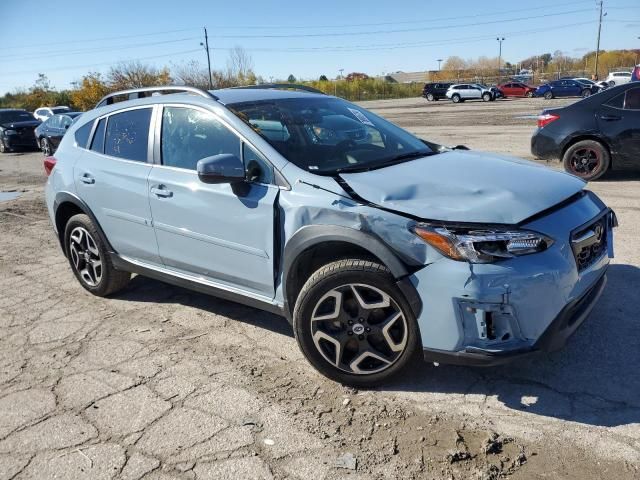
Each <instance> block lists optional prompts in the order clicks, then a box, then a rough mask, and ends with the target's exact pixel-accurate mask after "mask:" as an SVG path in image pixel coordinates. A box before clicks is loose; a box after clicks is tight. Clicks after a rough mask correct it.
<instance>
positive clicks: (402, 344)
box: [293, 259, 421, 387]
mask: <svg viewBox="0 0 640 480" xmlns="http://www.w3.org/2000/svg"><path fill="white" fill-rule="evenodd" d="M293 329H294V333H295V336H296V340H297V342H298V345H299V346H300V349H301V350H302V353H303V354H304V356H305V357H306V358H307V360H308V361H309V362H310V363H311V364H312V365H313V366H314V367H315V368H316V369H317V370H318V371H319V372H320V373H321V374H323V375H325V376H326V377H328V378H330V379H332V380H335V381H337V382H340V383H342V384H346V385H351V386H354V387H373V386H377V385H381V384H383V383H386V382H388V381H390V380H392V379H393V378H396V377H397V376H398V374H399V373H400V372H401V371H402V370H404V369H405V368H406V367H407V366H408V365H410V363H411V362H412V361H413V360H414V358H416V357H417V355H418V353H419V352H420V349H421V346H420V333H419V330H418V325H417V322H416V319H415V317H414V315H413V311H412V310H411V307H410V306H409V303H408V302H407V300H406V299H405V297H404V295H403V294H402V292H400V290H399V289H398V287H397V285H396V283H395V280H394V278H393V276H392V275H391V273H390V272H389V270H388V269H387V268H386V267H384V266H383V265H380V264H379V263H376V262H371V261H367V260H359V259H346V260H339V261H336V262H332V263H329V264H328V265H325V266H324V267H322V268H320V269H319V270H318V271H316V272H315V273H314V274H313V275H312V276H311V277H310V278H309V279H308V280H307V282H306V283H305V284H304V286H303V287H302V290H301V291H300V294H299V295H298V299H297V301H296V305H295V308H294V312H293Z"/></svg>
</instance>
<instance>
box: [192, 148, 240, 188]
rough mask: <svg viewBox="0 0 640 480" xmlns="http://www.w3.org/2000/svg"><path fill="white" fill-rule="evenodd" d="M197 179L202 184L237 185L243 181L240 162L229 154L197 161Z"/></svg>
mask: <svg viewBox="0 0 640 480" xmlns="http://www.w3.org/2000/svg"><path fill="white" fill-rule="evenodd" d="M196 170H197V172H198V178H199V179H200V181H201V182H203V183H239V182H244V181H245V172H244V165H243V164H242V160H240V159H239V158H238V157H236V156H235V155H233V154H230V153H222V154H220V155H214V156H212V157H206V158H203V159H201V160H198V164H197V166H196Z"/></svg>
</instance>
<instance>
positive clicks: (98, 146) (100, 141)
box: [91, 118, 107, 153]
mask: <svg viewBox="0 0 640 480" xmlns="http://www.w3.org/2000/svg"><path fill="white" fill-rule="evenodd" d="M106 124H107V119H106V118H103V119H101V120H100V121H99V122H98V126H97V127H96V133H94V134H93V141H92V142H91V150H93V151H94V152H98V153H104V130H105V127H106Z"/></svg>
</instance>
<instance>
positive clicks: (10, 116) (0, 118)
mask: <svg viewBox="0 0 640 480" xmlns="http://www.w3.org/2000/svg"><path fill="white" fill-rule="evenodd" d="M30 120H35V118H34V116H33V115H31V114H30V113H29V112H22V111H20V110H16V111H13V112H0V123H13V122H28V121H30Z"/></svg>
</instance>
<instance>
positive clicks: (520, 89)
mask: <svg viewBox="0 0 640 480" xmlns="http://www.w3.org/2000/svg"><path fill="white" fill-rule="evenodd" d="M498 89H499V90H500V91H501V92H502V95H503V96H505V97H533V94H534V92H535V91H536V87H532V86H531V85H527V84H526V83H522V82H507V83H503V84H502V85H498Z"/></svg>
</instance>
